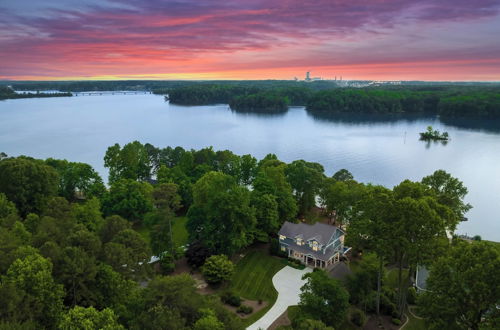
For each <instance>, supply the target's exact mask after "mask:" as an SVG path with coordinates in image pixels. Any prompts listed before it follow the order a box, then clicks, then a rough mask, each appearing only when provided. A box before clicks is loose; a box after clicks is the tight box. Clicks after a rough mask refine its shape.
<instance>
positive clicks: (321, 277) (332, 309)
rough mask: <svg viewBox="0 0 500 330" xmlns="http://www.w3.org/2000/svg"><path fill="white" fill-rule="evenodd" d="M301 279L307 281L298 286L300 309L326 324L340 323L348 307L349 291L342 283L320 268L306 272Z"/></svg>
mask: <svg viewBox="0 0 500 330" xmlns="http://www.w3.org/2000/svg"><path fill="white" fill-rule="evenodd" d="M303 279H306V280H307V282H306V284H304V286H302V288H300V290H301V292H302V293H301V294H300V303H299V306H300V308H301V310H303V311H304V312H305V313H306V314H307V315H310V316H311V318H313V319H317V320H321V321H323V322H324V323H325V324H326V325H335V324H340V323H342V322H343V321H344V319H345V317H346V315H347V310H348V308H349V293H348V292H347V291H346V290H345V289H344V288H343V286H342V284H341V283H340V282H339V281H337V280H335V279H333V278H330V277H329V276H328V275H327V274H326V273H325V272H324V271H322V270H318V271H314V272H312V273H308V274H306V275H304V277H303Z"/></svg>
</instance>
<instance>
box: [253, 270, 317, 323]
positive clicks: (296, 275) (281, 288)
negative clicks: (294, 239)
mask: <svg viewBox="0 0 500 330" xmlns="http://www.w3.org/2000/svg"><path fill="white" fill-rule="evenodd" d="M311 271H312V269H310V268H306V269H303V270H299V269H295V268H292V267H290V266H285V268H283V269H281V270H280V271H279V272H277V273H276V274H275V275H274V277H273V285H274V287H275V288H276V291H278V299H276V302H275V303H274V305H273V307H271V309H270V310H268V311H267V313H266V314H265V315H264V316H262V317H261V318H260V319H259V320H258V321H257V322H255V323H254V324H252V325H251V326H249V327H248V328H247V330H258V329H264V330H265V329H267V328H268V327H269V326H270V325H271V324H272V323H273V322H274V320H276V319H277V318H278V317H279V316H280V315H281V314H283V312H284V311H286V309H287V308H288V306H293V305H297V304H298V303H299V301H300V298H299V295H300V288H301V287H302V286H303V285H304V284H305V281H304V280H302V276H303V275H304V274H306V273H309V272H311Z"/></svg>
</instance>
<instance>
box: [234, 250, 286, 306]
mask: <svg viewBox="0 0 500 330" xmlns="http://www.w3.org/2000/svg"><path fill="white" fill-rule="evenodd" d="M284 266H285V265H284V264H283V263H282V262H281V259H279V258H276V257H272V256H270V255H269V254H267V253H266V252H264V251H261V250H251V251H249V252H248V253H247V255H246V256H245V257H243V259H241V260H240V261H239V262H238V263H237V264H236V268H235V272H234V275H233V278H232V281H231V290H233V291H234V292H235V293H236V294H238V295H240V296H242V297H243V298H246V299H250V300H259V299H262V300H266V301H269V302H270V303H271V304H272V303H274V301H275V300H276V298H277V297H278V293H277V292H276V290H275V289H274V286H273V282H272V278H273V276H274V274H276V273H277V272H278V271H279V270H280V269H281V268H283V267H284Z"/></svg>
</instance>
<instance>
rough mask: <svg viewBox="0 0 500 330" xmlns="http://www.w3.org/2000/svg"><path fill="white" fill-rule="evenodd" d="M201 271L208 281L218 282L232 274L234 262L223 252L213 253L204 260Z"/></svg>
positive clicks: (225, 279) (211, 282)
mask: <svg viewBox="0 0 500 330" xmlns="http://www.w3.org/2000/svg"><path fill="white" fill-rule="evenodd" d="M201 272H202V274H203V277H205V280H206V281H207V282H208V283H210V284H218V283H221V282H223V281H227V280H229V279H230V278H231V276H233V273H234V264H233V263H232V262H231V260H229V259H228V258H227V256H225V255H223V254H221V255H213V256H211V257H210V258H208V259H207V260H206V261H205V264H204V265H203V267H202V269H201Z"/></svg>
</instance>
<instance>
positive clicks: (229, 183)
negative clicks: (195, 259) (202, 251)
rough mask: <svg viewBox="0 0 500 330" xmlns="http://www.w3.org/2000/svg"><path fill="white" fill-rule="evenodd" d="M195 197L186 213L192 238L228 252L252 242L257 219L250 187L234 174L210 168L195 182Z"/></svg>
mask: <svg viewBox="0 0 500 330" xmlns="http://www.w3.org/2000/svg"><path fill="white" fill-rule="evenodd" d="M193 197H194V203H193V205H191V207H190V208H189V211H188V213H187V216H188V224H187V228H188V232H189V235H190V238H191V240H192V241H193V240H199V241H200V242H201V243H203V245H205V246H206V247H208V248H209V249H210V250H212V251H213V252H214V253H227V254H232V253H234V252H236V251H237V250H238V249H240V248H242V247H245V246H247V245H248V244H250V243H251V241H252V238H253V236H252V232H253V231H254V228H255V222H256V220H255V210H254V209H253V208H252V207H251V206H250V192H249V191H248V189H246V188H244V187H240V186H238V185H237V184H236V182H235V181H234V179H233V178H232V177H231V176H228V175H226V174H223V173H220V172H209V173H207V174H205V175H204V176H203V177H202V178H201V179H200V180H198V181H197V182H196V184H195V186H194V188H193Z"/></svg>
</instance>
